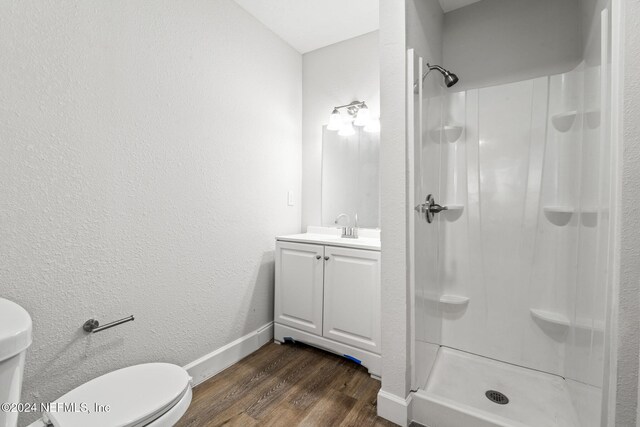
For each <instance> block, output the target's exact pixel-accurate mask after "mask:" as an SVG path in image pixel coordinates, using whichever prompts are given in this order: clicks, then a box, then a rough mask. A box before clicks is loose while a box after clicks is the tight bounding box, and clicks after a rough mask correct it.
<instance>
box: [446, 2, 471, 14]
mask: <svg viewBox="0 0 640 427" xmlns="http://www.w3.org/2000/svg"><path fill="white" fill-rule="evenodd" d="M478 1H480V0H440V6H442V10H444V13H447V12H451V11H452V10H455V9H459V8H461V7H465V6H468V5H470V4H471V3H475V2H478Z"/></svg>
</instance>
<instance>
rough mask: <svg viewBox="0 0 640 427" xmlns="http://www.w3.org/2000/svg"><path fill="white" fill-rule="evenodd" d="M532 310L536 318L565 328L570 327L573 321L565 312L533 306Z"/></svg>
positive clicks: (532, 314)
mask: <svg viewBox="0 0 640 427" xmlns="http://www.w3.org/2000/svg"><path fill="white" fill-rule="evenodd" d="M530 311H531V316H533V317H534V318H535V319H538V320H542V321H543V322H546V323H550V324H553V325H556V326H561V327H563V328H568V327H569V326H571V321H570V320H569V318H568V317H567V316H565V315H563V314H560V313H556V312H553V311H546V310H540V309H537V308H532V309H531V310H530Z"/></svg>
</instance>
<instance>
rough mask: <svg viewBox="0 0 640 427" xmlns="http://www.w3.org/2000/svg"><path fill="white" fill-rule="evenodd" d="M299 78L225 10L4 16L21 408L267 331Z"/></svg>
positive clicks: (1, 228) (6, 197)
mask: <svg viewBox="0 0 640 427" xmlns="http://www.w3.org/2000/svg"><path fill="white" fill-rule="evenodd" d="M301 75H302V60H301V56H300V54H298V53H297V52H295V51H294V50H293V49H292V48H291V47H289V46H288V45H286V44H285V43H284V42H282V41H281V40H280V39H279V38H278V37H276V36H275V35H274V34H273V33H271V32H270V31H268V30H267V29H266V28H265V27H264V26H263V25H262V24H260V23H259V22H258V21H256V20H255V19H254V18H253V17H251V16H250V15H248V14H247V13H246V12H244V11H243V10H242V9H241V8H240V7H239V6H237V5H236V4H235V3H234V2H232V1H231V0H197V1H196V0H194V1H189V2H174V1H169V0H163V1H156V0H153V1H151V0H145V1H143V0H134V1H131V0H113V1H109V2H104V1H97V0H83V1H79V0H78V1H70V0H55V1H46V2H44V1H21V0H15V1H9V0H7V1H3V2H1V3H0V141H1V144H0V295H1V296H2V297H5V298H8V299H10V300H14V301H16V302H17V303H19V304H20V305H22V306H24V307H25V308H26V309H27V310H28V311H29V312H30V313H31V316H32V317H33V321H34V343H33V345H32V346H31V348H30V349H29V353H28V356H27V369H26V381H25V384H24V393H23V400H24V401H49V400H52V399H55V398H56V397H58V396H60V395H61V394H62V393H64V392H66V391H68V390H69V389H71V388H73V387H75V386H78V385H79V384H81V383H82V382H84V381H87V380H88V379H90V378H92V377H95V376H98V375H101V374H104V373H105V372H108V371H110V370H113V369H116V368H119V367H122V366H125V365H131V364H135V363H140V362H149V361H166V362H174V363H177V364H180V365H184V364H186V363H188V362H191V361H193V360H194V359H196V358H198V357H200V356H202V355H204V354H206V353H208V352H210V351H212V350H214V349H217V348H219V347H221V346H222V345H224V344H226V343H229V342H231V341H233V340H235V339H237V338H239V337H240V336H242V335H244V334H246V333H247V332H249V331H251V330H254V329H256V328H258V327H259V326H261V325H263V324H265V323H267V322H269V321H271V320H272V318H273V313H272V294H273V291H272V289H273V249H274V236H275V235H277V234H282V233H291V232H298V231H299V229H300V209H299V203H297V205H296V206H294V207H289V206H287V191H288V190H292V191H293V192H294V194H295V196H296V197H295V198H296V200H297V201H299V200H300V197H299V196H300V181H301V179H300V176H301V172H300V169H301V142H300V139H301V125H300V118H301V115H302V107H301V102H302V100H301V87H302V82H301ZM129 314H134V315H135V316H136V321H135V322H133V323H128V324H125V325H122V326H120V327H117V328H115V329H112V330H109V331H106V332H103V333H100V334H96V335H94V336H87V335H85V334H84V332H82V331H81V329H80V326H81V325H82V323H83V322H84V321H85V320H87V319H88V318H90V317H95V318H97V319H99V320H100V321H102V322H108V321H111V320H115V319H118V318H120V317H124V316H126V315H129ZM32 418H33V416H31V417H23V419H22V424H24V423H25V422H26V421H27V420H29V419H32Z"/></svg>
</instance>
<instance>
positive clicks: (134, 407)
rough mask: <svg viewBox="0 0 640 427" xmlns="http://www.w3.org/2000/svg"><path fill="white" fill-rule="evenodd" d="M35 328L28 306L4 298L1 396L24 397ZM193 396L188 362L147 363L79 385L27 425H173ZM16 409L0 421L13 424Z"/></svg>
mask: <svg viewBox="0 0 640 427" xmlns="http://www.w3.org/2000/svg"><path fill="white" fill-rule="evenodd" d="M31 328H32V326H31V317H30V316H29V314H28V313H27V312H26V310H24V309H23V308H22V307H20V306H19V305H17V304H15V303H13V302H11V301H8V300H6V299H2V298H0V401H1V402H8V403H18V402H20V389H21V386H22V374H23V370H24V361H25V353H26V350H27V348H28V347H29V345H31ZM191 396H192V394H191V377H190V376H189V374H188V373H187V371H186V370H184V368H182V367H180V366H177V365H173V364H170V363H143V364H141V365H135V366H129V367H126V368H123V369H118V370H116V371H113V372H109V373H107V374H105V375H102V376H99V377H97V378H94V379H92V380H91V381H88V382H86V383H84V384H82V385H80V386H79V387H76V388H75V389H73V390H71V391H70V392H68V393H66V394H65V395H63V396H62V397H60V398H59V399H57V400H55V401H54V402H52V403H51V404H50V406H49V408H45V410H44V412H43V414H42V418H41V419H40V420H38V421H36V422H34V423H33V424H31V425H30V426H29V427H44V426H54V427H87V426H92V427H143V426H144V427H171V426H173V425H175V424H176V423H177V422H178V420H179V419H180V418H182V416H183V415H184V414H185V412H186V411H187V408H188V407H189V404H190V403H191ZM47 409H48V410H47ZM17 415H18V414H17V413H15V412H8V413H7V412H0V427H15V426H16V425H17V418H18V417H17Z"/></svg>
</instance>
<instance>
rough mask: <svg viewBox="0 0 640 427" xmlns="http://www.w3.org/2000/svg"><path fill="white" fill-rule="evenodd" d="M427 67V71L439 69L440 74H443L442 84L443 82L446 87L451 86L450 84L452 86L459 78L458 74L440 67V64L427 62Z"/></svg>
mask: <svg viewBox="0 0 640 427" xmlns="http://www.w3.org/2000/svg"><path fill="white" fill-rule="evenodd" d="M427 67H428V68H429V71H431V70H438V71H440V73H441V74H442V75H443V77H444V84H445V85H446V86H447V87H451V86H453V85H454V84H456V83H458V80H459V79H458V76H456V75H455V74H453V73H452V72H451V71H449V70H445V69H444V68H442V67H441V66H439V65H430V64H427ZM429 71H427V73H428V72H429Z"/></svg>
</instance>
